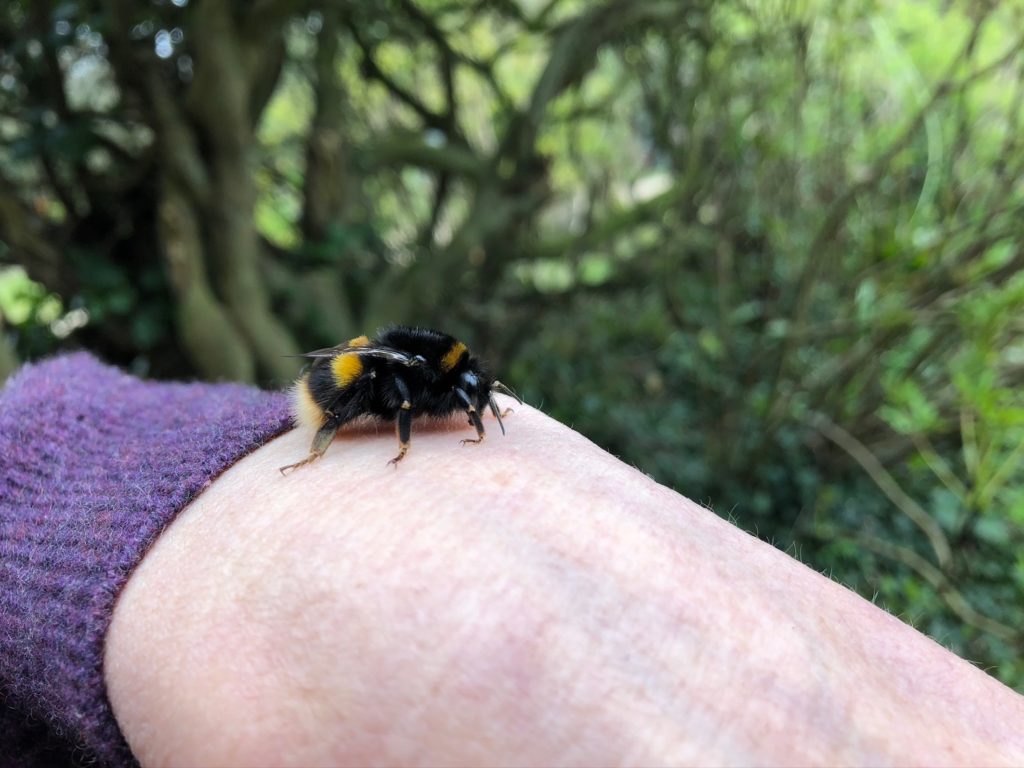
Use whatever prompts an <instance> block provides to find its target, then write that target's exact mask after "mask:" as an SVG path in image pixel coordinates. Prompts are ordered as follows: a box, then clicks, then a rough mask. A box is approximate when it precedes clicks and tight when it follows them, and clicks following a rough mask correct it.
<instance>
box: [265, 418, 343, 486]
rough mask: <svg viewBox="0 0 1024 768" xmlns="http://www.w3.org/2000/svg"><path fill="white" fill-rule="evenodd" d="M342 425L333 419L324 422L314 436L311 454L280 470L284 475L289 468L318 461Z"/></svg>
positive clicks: (310, 449)
mask: <svg viewBox="0 0 1024 768" xmlns="http://www.w3.org/2000/svg"><path fill="white" fill-rule="evenodd" d="M340 426H341V424H339V423H338V422H337V421H335V420H333V419H332V420H331V421H328V422H327V423H326V424H324V425H323V426H322V427H320V429H318V430H317V432H316V435H315V436H314V437H313V445H311V446H310V448H309V456H307V457H306V458H304V459H303V460H302V461H297V462H295V463H294V464H289V465H287V466H284V467H281V469H280V472H281V474H282V475H286V474H288V471H289V470H293V469H298V468H299V467H301V466H303V465H305V464H309V463H311V462H314V461H316V460H317V459H319V458H320V457H321V456H323V455H324V452H325V451H326V450H327V446H329V445H330V444H331V441H332V440H334V436H335V435H336V434H337V433H338V428H339V427H340Z"/></svg>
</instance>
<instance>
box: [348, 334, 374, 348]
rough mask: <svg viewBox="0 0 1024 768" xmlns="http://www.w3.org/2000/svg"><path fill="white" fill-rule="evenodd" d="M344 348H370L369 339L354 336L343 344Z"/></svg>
mask: <svg viewBox="0 0 1024 768" xmlns="http://www.w3.org/2000/svg"><path fill="white" fill-rule="evenodd" d="M345 346H346V347H368V346H370V338H369V337H368V336H356V337H355V338H354V339H349V340H348V341H346V342H345Z"/></svg>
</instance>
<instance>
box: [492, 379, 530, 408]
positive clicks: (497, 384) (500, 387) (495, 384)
mask: <svg viewBox="0 0 1024 768" xmlns="http://www.w3.org/2000/svg"><path fill="white" fill-rule="evenodd" d="M491 389H496V390H497V391H498V392H501V393H502V394H503V395H508V396H509V397H514V398H515V399H516V401H517V402H518V403H519V404H520V405H522V404H523V398H521V397H520V396H519V395H517V394H516V393H515V392H513V391H512V390H511V389H509V388H508V387H506V386H505V385H504V384H502V383H501V382H500V381H495V382H492V383H491Z"/></svg>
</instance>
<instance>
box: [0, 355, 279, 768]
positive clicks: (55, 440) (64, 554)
mask: <svg viewBox="0 0 1024 768" xmlns="http://www.w3.org/2000/svg"><path fill="white" fill-rule="evenodd" d="M288 427H289V417H288V408H287V400H286V398H285V396H283V395H282V394H280V393H270V392H262V391H260V390H257V389H253V388H249V387H244V386H239V385H234V384H167V383H157V382H143V381H140V380H138V379H135V378H133V377H131V376H128V375H126V374H124V373H122V372H120V371H118V370H117V369H115V368H110V367H108V366H105V365H102V364H101V363H99V362H97V361H96V360H95V359H94V358H92V357H90V356H89V355H87V354H84V353H79V354H73V355H68V356H65V357H59V358H55V359H52V360H48V361H45V362H43V363H40V364H37V365H29V366H25V367H24V368H22V369H21V370H20V371H19V372H18V374H17V375H16V376H14V378H13V379H12V380H11V381H9V382H8V383H7V385H6V386H5V388H4V389H3V390H2V391H0V707H4V708H5V709H6V712H5V713H4V716H3V717H2V718H0V720H5V721H7V722H6V726H7V727H5V728H0V740H2V741H0V753H4V752H6V751H7V749H8V748H14V745H13V744H12V743H11V742H9V741H8V738H11V739H12V741H15V742H17V741H21V742H25V741H31V742H33V744H35V745H36V746H38V739H37V738H35V737H32V738H29V737H28V736H27V735H26V734H29V733H30V732H31V733H38V731H39V729H40V727H41V726H42V727H43V728H45V730H46V731H47V732H48V734H49V737H50V738H51V740H52V741H53V743H61V744H63V745H65V748H66V747H71V748H73V749H75V751H76V753H77V754H76V755H75V759H76V762H77V761H81V762H83V763H89V762H92V761H96V760H98V761H99V762H100V763H101V764H107V765H114V766H123V765H134V763H135V760H134V758H133V757H132V755H131V752H130V751H129V749H128V746H127V744H126V743H125V741H124V738H123V736H122V735H121V732H120V730H119V729H118V726H117V723H116V722H115V720H114V717H113V713H112V711H111V708H110V704H109V702H108V701H107V697H106V691H105V687H104V682H103V670H102V662H103V641H104V635H105V634H106V631H107V628H108V626H109V624H110V618H111V614H112V611H113V607H114V601H115V600H116V598H117V595H118V593H119V592H120V590H121V588H122V587H123V586H124V583H125V582H126V581H127V579H128V576H129V575H130V574H131V572H132V569H134V568H135V566H136V565H137V564H138V563H139V561H140V560H141V559H142V557H143V556H144V555H145V553H146V551H147V550H148V549H149V547H150V546H151V545H152V544H153V542H154V540H155V539H156V537H157V536H158V535H159V534H160V532H161V531H162V530H163V529H164V528H165V527H166V526H167V525H168V524H169V523H170V522H171V521H172V520H173V518H174V516H175V515H176V514H177V513H178V512H179V511H180V510H181V509H182V508H184V507H185V505H186V504H188V503H189V502H190V501H191V500H192V499H194V498H195V497H196V496H197V495H198V494H199V493H200V492H201V491H202V490H203V489H204V488H205V487H206V486H207V485H209V484H210V483H211V482H212V480H213V479H214V478H216V477H217V475H219V474H220V473H221V472H223V471H224V470H225V469H227V468H228V467H229V466H231V465H232V464H233V463H234V462H236V461H238V460H239V459H241V458H242V457H243V456H245V455H246V454H247V453H249V452H250V451H252V450H254V449H255V448H257V447H259V446H260V445H262V444H263V443H265V442H267V441H268V440H270V439H271V438H273V437H275V436H276V435H278V434H280V433H281V432H283V431H285V430H286V429H287V428H288ZM155 663H158V662H157V661H156V660H155ZM19 723H20V725H19ZM9 728H11V729H20V733H18V734H14V735H11V734H7V737H8V738H5V732H6V731H7V730H8V729H9ZM16 737H17V738H16ZM3 742H7V743H3ZM13 759H15V760H17V759H18V758H17V757H13ZM22 762H24V764H28V765H34V764H36V761H35V760H33V759H32V758H31V757H27V756H26V757H23V759H22Z"/></svg>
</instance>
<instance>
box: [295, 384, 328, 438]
mask: <svg viewBox="0 0 1024 768" xmlns="http://www.w3.org/2000/svg"><path fill="white" fill-rule="evenodd" d="M291 399H292V420H293V421H294V422H295V426H297V427H313V428H314V429H320V427H322V426H323V425H324V419H325V416H324V412H323V409H322V408H321V407H320V406H319V405H317V404H316V400H314V399H313V393H312V392H310V391H309V377H308V376H303V377H302V378H301V379H299V380H298V381H296V382H295V385H294V386H293V387H292V391H291Z"/></svg>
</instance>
